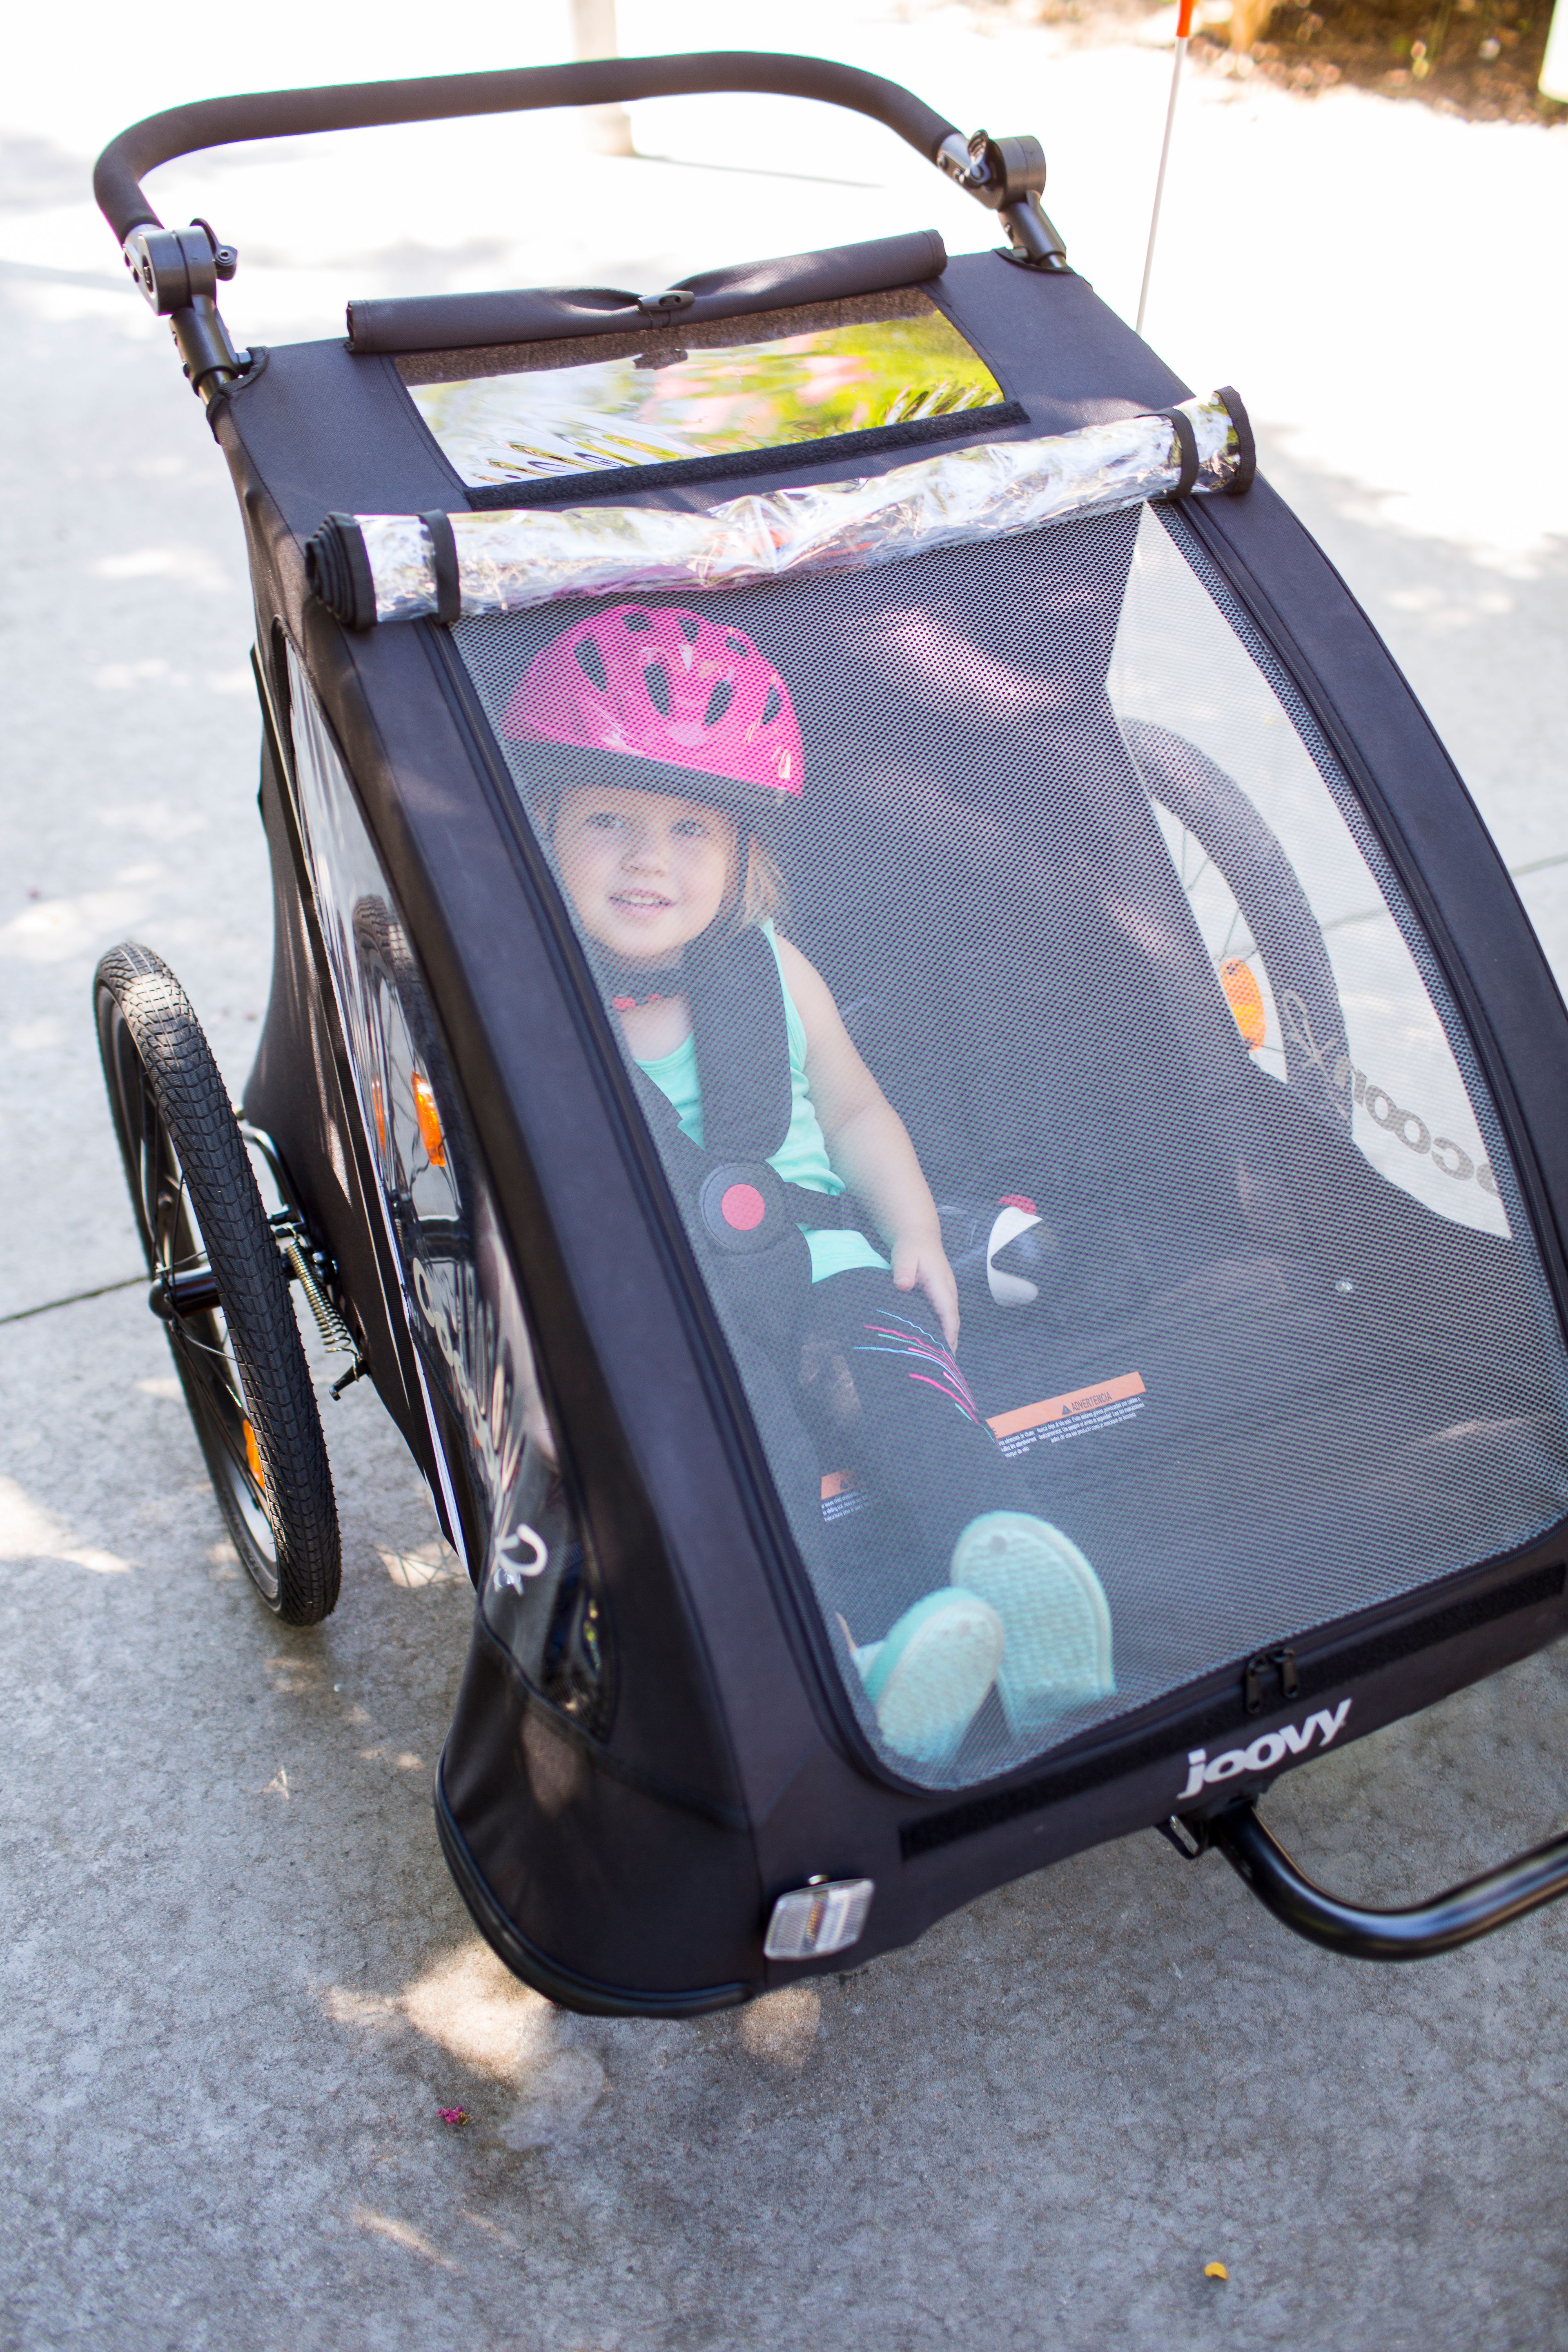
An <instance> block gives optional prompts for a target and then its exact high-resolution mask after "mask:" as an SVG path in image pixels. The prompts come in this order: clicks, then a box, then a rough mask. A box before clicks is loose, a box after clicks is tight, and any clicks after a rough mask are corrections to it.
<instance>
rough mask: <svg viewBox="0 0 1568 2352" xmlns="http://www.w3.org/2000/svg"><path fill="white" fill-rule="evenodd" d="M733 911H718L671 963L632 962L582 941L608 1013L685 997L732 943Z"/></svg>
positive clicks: (590, 942)
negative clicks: (607, 1007)
mask: <svg viewBox="0 0 1568 2352" xmlns="http://www.w3.org/2000/svg"><path fill="white" fill-rule="evenodd" d="M734 916H735V908H734V905H733V902H732V901H731V904H729V905H728V906H726V907H723V908H721V909H720V911H719V913H718V914H717V915H715V916H714V918H713V919H712V921H711V922H710V924H709V925H708V926H707V929H705V930H701V931H699V933H698V935H697V937H696V938H695V939H694V940H688V941H687V943H686V945H685V947H684V948H683V949H682V950H681V951H680V953H679V955H678V956H677V957H676V958H675V960H674V961H673V962H672V963H659V964H647V963H637V962H634V961H632V959H631V958H630V957H628V956H622V955H617V954H616V951H615V950H614V948H606V947H602V946H601V945H600V943H599V941H598V940H594V939H588V940H584V946H585V947H586V948H587V950H588V955H589V960H590V961H591V962H592V964H593V966H594V971H595V974H596V976H597V978H598V982H599V985H600V987H601V988H602V989H603V991H604V993H605V1003H606V1004H607V1005H608V1006H609V1008H610V1010H611V1012H612V1013H630V1012H632V1011H633V1010H634V1008H635V1007H636V1006H637V1005H639V1004H662V1003H666V1002H667V1001H668V999H669V998H670V997H672V996H685V995H687V994H689V992H690V989H691V985H692V982H693V981H694V980H696V979H698V978H699V977H700V974H701V973H702V972H703V971H708V970H709V969H710V967H711V965H712V963H713V961H714V959H715V957H716V956H720V955H721V954H722V953H723V951H724V949H725V947H726V946H727V945H728V944H729V943H730V942H731V940H733V938H734V936H735V933H734V929H733V924H734Z"/></svg>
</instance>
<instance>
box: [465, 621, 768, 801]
mask: <svg viewBox="0 0 1568 2352" xmlns="http://www.w3.org/2000/svg"><path fill="white" fill-rule="evenodd" d="M502 724H503V726H504V728H505V731H506V736H507V740H508V741H509V742H512V743H522V744H538V745H540V746H541V747H543V746H546V745H548V746H549V751H548V753H547V754H545V753H543V752H541V755H540V756H539V757H538V758H537V760H536V761H530V765H531V766H534V765H536V766H537V770H538V773H539V776H540V780H541V782H549V783H551V784H552V785H556V786H564V785H567V784H576V783H584V784H587V783H593V784H606V783H609V784H621V785H624V786H626V788H627V789H629V790H631V791H635V792H656V793H676V794H679V797H680V798H681V799H682V800H695V801H704V802H707V803H710V804H712V805H715V806H718V807H721V808H725V809H728V810H729V811H730V812H731V814H733V815H735V816H737V817H739V818H740V819H741V820H742V823H744V824H752V825H756V826H758V827H760V828H761V829H763V830H764V831H765V830H770V829H771V826H772V824H775V823H776V821H777V819H778V818H779V816H780V815H781V814H784V812H787V811H789V810H791V809H794V808H796V807H798V806H799V803H800V795H801V782H802V759H801V743H800V728H799V726H798V725H797V723H796V720H795V709H794V706H793V704H792V703H791V701H790V698H789V689H788V688H787V687H786V686H785V685H784V680H783V678H782V677H780V676H779V674H778V672H777V670H775V669H774V667H773V664H772V662H770V661H769V660H768V658H767V656H766V655H765V654H761V653H759V652H758V651H757V648H756V646H754V645H753V644H752V640H751V639H750V637H748V636H745V635H742V632H741V631H740V630H739V629H734V628H731V626H730V625H729V624H728V623H727V622H721V621H711V620H707V619H705V618H704V617H703V615H702V614H700V613H689V612H685V611H683V610H681V609H680V608H679V606H673V607H672V606H661V605H652V604H613V605H612V606H611V607H610V609H609V611H608V612H607V613H596V614H594V615H593V617H592V618H591V619H589V620H585V621H574V622H573V624H572V625H571V627H570V628H566V629H563V630H562V632H561V634H560V635H559V636H556V637H552V638H551V640H550V643H549V644H548V645H547V646H543V647H542V650H541V651H540V652H539V653H537V654H535V656H534V657H533V660H532V661H531V664H530V665H529V668H528V671H527V674H526V676H525V677H523V678H522V679H521V682H520V683H519V685H518V686H517V687H516V688H514V689H513V692H512V695H511V698H510V701H509V702H508V704H507V707H506V716H505V719H504V720H503V722H502Z"/></svg>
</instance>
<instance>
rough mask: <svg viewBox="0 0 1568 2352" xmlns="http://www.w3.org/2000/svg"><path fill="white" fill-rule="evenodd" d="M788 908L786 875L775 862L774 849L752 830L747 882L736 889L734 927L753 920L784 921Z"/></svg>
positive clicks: (748, 849)
mask: <svg viewBox="0 0 1568 2352" xmlns="http://www.w3.org/2000/svg"><path fill="white" fill-rule="evenodd" d="M788 912H789V906H788V902H787V900H786V898H785V895H784V876H783V875H782V874H781V873H780V872H779V869H778V867H777V866H776V865H775V864H774V862H773V852H772V851H771V850H768V849H764V848H763V845H762V843H761V842H760V841H759V840H758V839H757V836H756V835H755V834H754V833H753V834H752V835H751V838H750V842H749V845H748V847H747V853H746V880H745V886H744V887H743V888H742V889H741V890H739V891H737V893H736V905H735V910H734V916H733V921H734V925H735V929H737V930H744V929H746V928H747V927H748V925H750V924H752V923H779V922H783V920H784V918H785V916H786V915H787V914H788Z"/></svg>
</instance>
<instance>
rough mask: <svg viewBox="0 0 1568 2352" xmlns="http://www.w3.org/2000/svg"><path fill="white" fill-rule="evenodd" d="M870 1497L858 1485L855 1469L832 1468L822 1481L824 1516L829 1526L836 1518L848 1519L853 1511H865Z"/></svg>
mask: <svg viewBox="0 0 1568 2352" xmlns="http://www.w3.org/2000/svg"><path fill="white" fill-rule="evenodd" d="M870 1499H871V1498H870V1496H869V1495H868V1494H867V1492H866V1489H865V1488H864V1487H863V1486H857V1485H856V1483H855V1473H854V1471H853V1470H830V1471H829V1472H828V1473H827V1475H826V1477H825V1478H824V1480H823V1482H822V1516H823V1517H824V1518H825V1519H826V1521H827V1523H828V1525H829V1527H831V1526H832V1524H833V1522H834V1520H835V1519H847V1517H848V1516H849V1514H850V1512H851V1511H863V1510H864V1509H865V1507H866V1506H867V1504H868V1502H869V1501H870Z"/></svg>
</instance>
